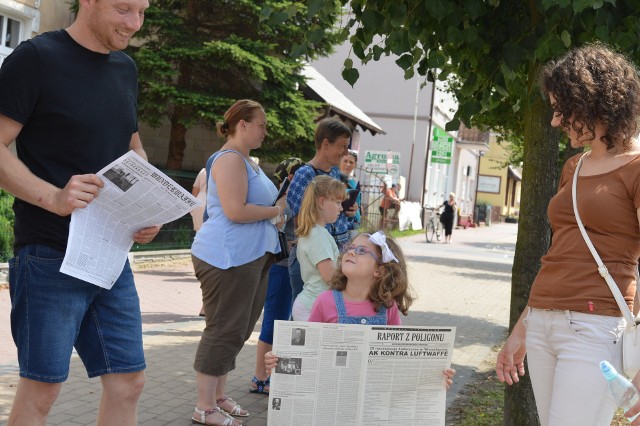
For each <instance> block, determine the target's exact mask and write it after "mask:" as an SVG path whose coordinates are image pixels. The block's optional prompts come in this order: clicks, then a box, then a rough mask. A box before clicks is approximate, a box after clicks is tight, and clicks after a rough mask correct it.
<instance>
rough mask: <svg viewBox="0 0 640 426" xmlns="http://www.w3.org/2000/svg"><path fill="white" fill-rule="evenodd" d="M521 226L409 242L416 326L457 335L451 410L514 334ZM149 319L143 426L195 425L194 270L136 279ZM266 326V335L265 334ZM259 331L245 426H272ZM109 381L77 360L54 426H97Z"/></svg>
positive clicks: (11, 389) (232, 379) (1, 419)
mask: <svg viewBox="0 0 640 426" xmlns="http://www.w3.org/2000/svg"><path fill="white" fill-rule="evenodd" d="M516 232H517V225H515V224H494V225H492V226H490V227H481V228H475V229H471V228H470V229H466V230H462V229H459V230H454V233H453V241H454V243H453V244H450V245H445V244H441V243H433V244H428V243H426V241H425V238H424V235H415V236H411V237H405V238H402V239H401V240H400V243H401V245H402V247H403V250H404V252H405V255H406V256H407V260H408V264H409V277H410V282H411V284H412V286H413V288H414V290H415V293H416V294H417V296H418V298H417V300H416V301H415V303H414V305H413V306H412V307H411V309H410V314H409V316H408V317H406V318H404V322H405V323H406V324H411V325H429V326H455V327H457V333H456V343H455V349H454V353H453V367H454V368H456V370H457V371H458V374H457V375H456V377H455V383H454V386H453V388H452V389H450V390H449V392H448V394H447V406H448V405H449V404H450V403H451V402H452V401H453V399H454V398H455V397H456V395H457V394H458V392H459V390H460V389H461V388H462V387H463V386H464V384H465V383H467V381H468V380H469V379H470V377H471V374H472V373H473V372H474V371H477V370H479V369H486V368H489V365H488V364H487V362H486V360H487V359H491V357H492V350H493V348H494V347H495V346H496V345H499V344H501V343H502V342H503V341H504V338H505V336H506V330H507V326H508V318H509V297H510V282H511V265H512V262H513V253H514V249H515V240H516ZM135 278H136V283H137V286H138V290H139V294H140V300H141V310H142V318H143V332H144V344H145V354H146V358H147V370H146V385H145V390H144V393H143V395H142V398H141V400H140V405H139V415H138V422H139V424H140V425H189V424H191V421H190V417H191V414H192V412H193V406H194V403H195V398H196V392H195V377H194V373H193V368H192V363H193V357H194V354H195V351H196V347H197V344H198V341H199V338H200V333H201V331H202V328H203V324H204V322H203V321H202V319H201V318H200V317H198V316H197V313H198V311H199V309H200V289H199V285H198V282H197V280H196V279H195V277H194V275H193V271H192V269H191V264H190V263H188V262H184V261H182V262H180V261H177V262H169V263H168V264H165V265H154V269H153V270H151V269H148V270H144V269H141V270H137V271H136V272H135ZM8 293H9V292H8V290H7V289H6V288H0V342H1V343H0V424H6V421H7V417H8V414H9V410H10V407H11V402H12V400H13V396H14V394H15V386H16V384H17V362H16V353H15V346H14V345H13V341H12V340H11V334H10V327H9V311H10V302H9V294H8ZM259 327H260V323H258V324H257V326H256V330H259ZM257 336H258V333H257V331H256V332H254V333H253V335H252V337H251V339H250V340H249V341H248V342H247V343H246V344H245V346H244V348H243V349H242V351H241V352H240V355H239V356H238V359H237V369H236V370H235V371H233V372H231V373H230V374H229V379H228V382H227V388H228V394H229V395H230V396H231V397H232V398H234V399H235V400H236V401H237V402H239V403H240V404H241V405H242V406H243V407H244V408H247V409H248V410H249V411H250V412H251V417H250V418H249V420H248V421H246V422H245V423H244V424H245V425H247V426H264V425H266V424H267V397H266V396H264V395H255V394H250V393H249V392H248V385H249V380H250V378H251V377H252V376H253V370H254V365H255V351H256V342H257ZM99 396H100V380H98V379H88V378H87V377H86V373H85V371H84V368H83V366H82V363H81V361H80V360H79V358H78V357H77V356H74V357H73V358H72V361H71V372H70V377H69V380H68V381H67V382H66V383H65V385H64V386H63V389H62V392H61V394H60V396H59V398H58V401H57V402H56V404H55V405H54V408H53V409H52V412H51V415H50V417H49V421H48V424H50V425H91V424H95V418H96V412H97V408H98V403H99Z"/></svg>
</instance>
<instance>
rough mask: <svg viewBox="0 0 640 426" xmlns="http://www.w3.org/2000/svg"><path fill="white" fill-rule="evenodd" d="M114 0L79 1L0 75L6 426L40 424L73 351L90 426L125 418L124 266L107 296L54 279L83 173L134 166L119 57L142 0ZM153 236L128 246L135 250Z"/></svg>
mask: <svg viewBox="0 0 640 426" xmlns="http://www.w3.org/2000/svg"><path fill="white" fill-rule="evenodd" d="M114 3H115V2H113V1H101V2H97V1H82V2H80V4H79V10H78V14H77V17H76V20H75V22H73V24H71V26H69V27H68V28H66V29H64V30H57V31H51V32H46V33H43V34H41V35H39V36H36V37H34V38H32V39H30V40H27V41H25V42H23V43H21V44H20V45H19V46H18V47H17V48H16V49H15V50H14V51H13V52H12V53H11V54H10V55H9V56H8V57H7V58H6V59H5V60H4V62H3V64H2V68H1V69H0V186H1V187H2V188H4V189H6V190H7V191H8V192H10V193H11V194H13V195H14V196H15V197H16V198H15V203H14V211H15V227H14V232H15V257H14V258H13V259H11V260H10V261H9V291H10V296H11V329H12V334H13V339H14V342H15V344H16V346H17V350H18V363H19V367H20V380H19V381H18V389H17V392H16V396H15V399H14V402H13V406H12V408H11V414H10V416H9V420H8V423H9V424H11V425H27V424H28V425H32V424H38V425H44V424H45V423H47V418H48V414H49V411H50V410H51V407H52V405H53V403H54V402H55V400H56V399H57V397H58V394H59V392H60V389H61V388H62V382H64V381H66V379H67V377H68V374H69V362H70V359H71V354H72V350H73V348H74V347H75V350H76V352H77V353H78V355H79V356H80V358H81V359H82V362H83V363H84V366H85V369H86V370H87V374H88V376H89V377H98V376H99V377H100V379H101V384H102V398H101V400H100V408H99V411H98V419H97V423H98V424H120V425H135V424H136V422H137V420H136V411H137V404H138V399H139V397H140V395H141V393H142V389H143V387H144V373H143V370H144V369H145V366H146V364H145V359H144V353H143V347H142V319H141V315H140V303H139V299H138V294H137V291H136V287H135V284H134V282H133V273H132V272H131V268H130V266H129V263H128V262H125V265H124V268H123V270H122V273H121V274H120V276H119V277H118V279H117V281H116V282H115V284H114V285H113V287H112V288H111V289H110V290H105V289H103V288H100V287H97V286H95V285H93V284H90V283H88V282H85V281H82V280H79V279H76V278H73V277H70V276H68V275H66V274H63V273H61V272H60V267H61V264H62V260H63V258H64V255H65V249H66V246H67V240H68V237H69V223H70V215H71V214H72V212H73V211H74V210H75V209H77V208H84V207H86V206H87V205H88V204H89V203H91V202H92V201H93V200H94V199H95V197H97V196H98V194H99V191H100V189H101V188H102V187H103V182H102V180H101V179H100V178H98V177H97V176H96V175H95V173H96V172H98V171H99V170H100V169H102V168H103V167H105V166H106V165H108V164H109V163H111V162H112V161H114V160H116V159H117V158H119V157H121V156H122V155H123V154H125V153H126V152H127V151H129V150H133V151H135V152H136V153H137V154H139V155H140V156H141V157H143V158H145V159H146V153H145V151H144V149H143V147H142V142H141V141H140V137H139V135H138V122H137V105H136V96H137V90H138V87H137V86H138V82H137V76H136V68H135V64H134V62H133V60H132V59H131V58H130V57H128V56H127V55H126V54H124V53H122V52H121V50H122V49H124V48H126V47H127V45H128V44H129V40H130V39H131V37H133V35H134V34H135V33H136V31H138V30H139V29H140V27H141V26H142V22H143V20H144V12H145V10H146V9H147V8H148V7H149V3H148V1H147V0H121V1H119V2H118V9H117V10H116V9H115V7H114ZM14 139H15V140H16V150H17V157H15V156H14V155H13V154H12V153H11V152H10V151H9V149H8V146H9V145H10V144H11V143H12V142H13V141H14ZM159 229H160V227H159V226H155V227H152V228H146V229H143V230H140V231H139V232H137V233H136V234H134V235H133V236H132V239H133V241H135V242H137V243H147V242H149V241H151V240H152V239H153V238H154V237H155V235H156V234H157V233H158V231H159ZM102 260H104V261H106V259H102ZM3 344H6V343H3Z"/></svg>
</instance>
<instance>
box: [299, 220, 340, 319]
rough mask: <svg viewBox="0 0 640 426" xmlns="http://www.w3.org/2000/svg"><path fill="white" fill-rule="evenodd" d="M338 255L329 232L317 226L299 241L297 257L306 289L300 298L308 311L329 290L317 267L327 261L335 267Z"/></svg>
mask: <svg viewBox="0 0 640 426" xmlns="http://www.w3.org/2000/svg"><path fill="white" fill-rule="evenodd" d="M338 254H339V253H338V246H337V245H336V242H335V240H334V239H333V237H332V236H331V234H330V233H329V231H327V230H326V228H324V227H322V226H318V225H315V226H314V227H313V228H311V232H309V235H307V236H306V237H301V238H299V239H298V247H297V248H296V256H297V257H298V262H300V272H301V274H302V281H303V282H304V287H303V289H302V292H301V293H300V294H299V295H298V297H299V298H300V301H301V302H302V303H303V305H304V306H306V307H307V308H308V309H311V307H312V306H313V302H315V300H316V298H317V297H318V295H319V294H320V293H322V292H323V291H325V290H328V289H329V286H328V285H327V283H326V282H324V281H323V280H322V277H321V276H320V271H319V270H318V267H317V266H316V265H317V264H318V263H320V262H322V261H323V260H325V259H331V261H332V262H333V264H334V266H335V265H336V262H337V261H338Z"/></svg>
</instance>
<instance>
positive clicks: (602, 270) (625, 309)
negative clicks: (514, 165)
mask: <svg viewBox="0 0 640 426" xmlns="http://www.w3.org/2000/svg"><path fill="white" fill-rule="evenodd" d="M587 154H588V153H584V154H582V156H581V157H580V160H579V161H578V164H577V165H576V171H575V172H574V173H573V184H572V185H571V198H572V200H573V213H574V214H575V215H576V222H578V228H580V233H582V237H583V238H584V242H585V243H587V247H589V251H590V252H591V254H592V255H593V258H594V259H595V261H596V263H597V264H598V273H599V274H600V276H602V278H604V280H605V281H606V282H607V285H608V286H609V290H611V293H612V294H613V297H614V298H615V299H616V302H617V303H618V307H619V308H620V312H622V315H623V316H624V317H625V319H626V320H627V327H634V326H635V324H636V322H635V318H634V317H633V313H632V312H631V311H630V310H629V306H627V302H626V301H625V300H624V297H623V296H622V293H620V289H619V288H618V285H617V284H616V282H615V281H614V280H613V277H612V276H611V274H609V271H608V270H607V267H606V266H604V263H602V259H600V255H598V252H597V251H596V248H595V247H594V246H593V243H592V242H591V239H590V238H589V235H587V231H586V230H585V229H584V225H583V224H582V220H580V215H579V214H578V203H577V201H576V187H577V185H578V172H579V170H580V166H582V159H583V158H584V156H585V155H587ZM636 269H637V267H636ZM636 277H637V273H636ZM637 285H638V281H637V279H636V291H637Z"/></svg>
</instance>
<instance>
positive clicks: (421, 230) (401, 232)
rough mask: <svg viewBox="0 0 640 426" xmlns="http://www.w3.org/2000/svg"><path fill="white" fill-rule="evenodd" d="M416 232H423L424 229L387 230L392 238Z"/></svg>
mask: <svg viewBox="0 0 640 426" xmlns="http://www.w3.org/2000/svg"><path fill="white" fill-rule="evenodd" d="M418 234H424V229H416V230H413V229H407V230H405V231H398V230H397V229H393V230H391V231H389V235H391V236H392V237H393V238H400V237H409V236H411V235H418Z"/></svg>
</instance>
